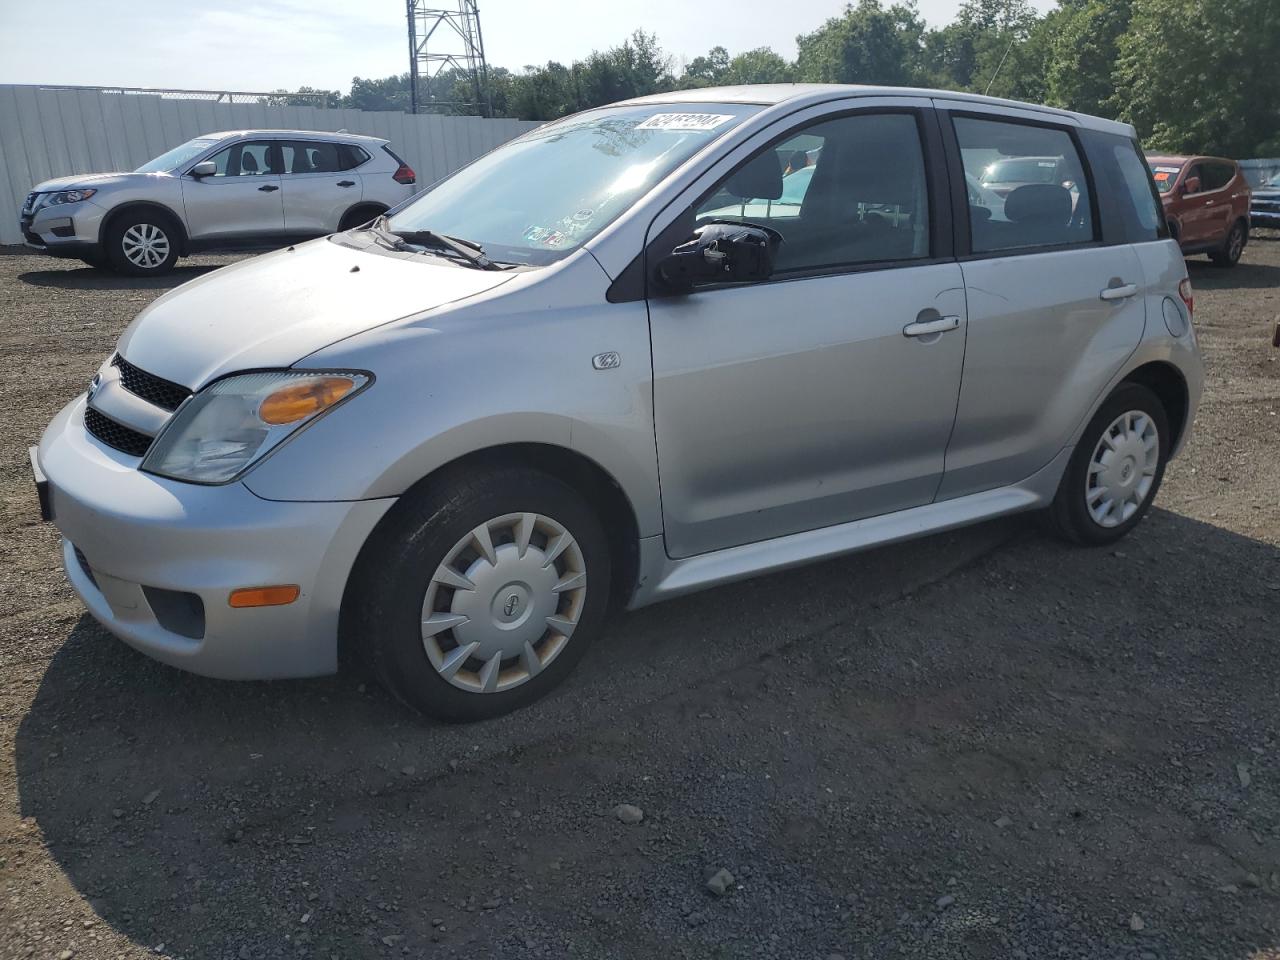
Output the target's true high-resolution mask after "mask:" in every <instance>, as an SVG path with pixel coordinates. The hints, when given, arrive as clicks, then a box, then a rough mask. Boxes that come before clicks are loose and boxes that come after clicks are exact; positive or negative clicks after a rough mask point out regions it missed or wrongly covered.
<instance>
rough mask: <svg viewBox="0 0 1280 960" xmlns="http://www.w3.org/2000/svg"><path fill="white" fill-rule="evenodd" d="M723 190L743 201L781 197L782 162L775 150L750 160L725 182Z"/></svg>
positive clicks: (767, 151)
mask: <svg viewBox="0 0 1280 960" xmlns="http://www.w3.org/2000/svg"><path fill="white" fill-rule="evenodd" d="M724 186H725V189H726V190H728V191H729V192H730V193H731V194H733V195H734V196H735V197H742V198H743V199H745V200H777V199H779V198H780V197H781V196H782V160H781V158H779V156H778V151H777V150H766V151H765V152H764V153H762V154H760V155H759V156H758V157H755V158H753V159H752V160H750V161H749V162H748V163H747V164H746V166H743V167H739V168H738V170H737V171H736V172H735V173H734V174H733V175H732V176H730V177H729V179H728V180H727V181H726V182H725V185H724Z"/></svg>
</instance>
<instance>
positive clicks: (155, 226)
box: [106, 209, 178, 277]
mask: <svg viewBox="0 0 1280 960" xmlns="http://www.w3.org/2000/svg"><path fill="white" fill-rule="evenodd" d="M106 246H107V258H108V259H109V260H110V262H111V266H112V268H114V269H115V270H116V271H117V272H119V273H124V274H128V275H130V276H134V277H144V276H145V277H149V276H158V275H159V274H163V273H168V272H169V271H170V270H172V269H173V265H174V264H175V263H176V262H177V261H178V231H177V229H176V228H175V227H174V225H173V221H172V220H171V219H170V218H169V217H167V216H165V215H164V214H163V213H160V212H158V211H155V210H150V209H144V210H133V211H129V212H126V213H124V214H122V215H120V216H119V217H117V218H116V219H115V220H113V221H112V222H111V225H110V226H109V227H108V228H107V238H106Z"/></svg>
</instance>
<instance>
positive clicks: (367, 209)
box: [338, 205, 386, 233]
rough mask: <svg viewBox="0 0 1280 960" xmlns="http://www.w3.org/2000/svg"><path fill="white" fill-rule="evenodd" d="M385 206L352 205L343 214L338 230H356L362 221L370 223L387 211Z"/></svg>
mask: <svg viewBox="0 0 1280 960" xmlns="http://www.w3.org/2000/svg"><path fill="white" fill-rule="evenodd" d="M385 210H386V208H385V207H379V206H369V205H365V206H362V207H352V208H351V209H350V210H348V211H347V212H346V213H344V214H343V215H342V220H341V221H340V222H339V223H338V232H339V233H341V232H342V231H343V230H354V229H355V228H356V227H358V226H360V225H361V224H362V223H368V222H369V221H370V220H372V219H373V218H374V217H376V216H377V215H378V214H380V213H383V212H385Z"/></svg>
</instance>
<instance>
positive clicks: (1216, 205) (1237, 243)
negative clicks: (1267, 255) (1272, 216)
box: [1147, 156, 1250, 267]
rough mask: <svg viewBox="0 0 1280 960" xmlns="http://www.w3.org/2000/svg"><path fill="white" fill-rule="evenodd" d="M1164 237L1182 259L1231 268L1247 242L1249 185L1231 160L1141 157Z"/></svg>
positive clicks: (1218, 158)
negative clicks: (1164, 223)
mask: <svg viewBox="0 0 1280 960" xmlns="http://www.w3.org/2000/svg"><path fill="white" fill-rule="evenodd" d="M1147 163H1148V164H1149V165H1150V166H1151V175H1152V177H1154V178H1155V181H1156V189H1157V190H1159V191H1160V199H1161V201H1163V203H1164V215H1165V219H1166V220H1168V221H1169V231H1170V232H1171V233H1172V234H1173V236H1174V239H1176V240H1177V241H1178V243H1179V244H1180V245H1181V246H1182V252H1183V253H1185V254H1188V255H1189V254H1193V253H1207V254H1208V255H1209V259H1211V260H1212V261H1213V262H1214V263H1216V264H1217V265H1218V266H1220V267H1234V266H1235V265H1236V263H1237V262H1238V261H1239V260H1240V254H1242V253H1244V248H1245V244H1247V243H1248V242H1249V200H1250V194H1249V183H1248V181H1246V180H1245V178H1244V174H1242V173H1241V172H1240V167H1239V166H1238V165H1237V164H1236V162H1235V161H1234V160H1224V159H1222V158H1221V157H1150V156H1149V157H1147Z"/></svg>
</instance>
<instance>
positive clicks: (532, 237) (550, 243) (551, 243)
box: [523, 227, 569, 247]
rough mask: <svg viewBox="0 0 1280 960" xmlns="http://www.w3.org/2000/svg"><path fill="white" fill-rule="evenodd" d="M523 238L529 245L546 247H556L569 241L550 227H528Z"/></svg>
mask: <svg viewBox="0 0 1280 960" xmlns="http://www.w3.org/2000/svg"><path fill="white" fill-rule="evenodd" d="M523 236H524V239H525V240H527V241H528V242H529V243H540V244H542V245H543V246H546V247H558V246H560V245H561V244H563V243H564V242H565V241H566V240H568V239H569V238H568V237H566V236H565V235H564V234H563V233H561V232H560V231H559V230H554V229H552V228H551V227H530V228H529V229H528V230H526V231H525V232H524V234H523Z"/></svg>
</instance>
